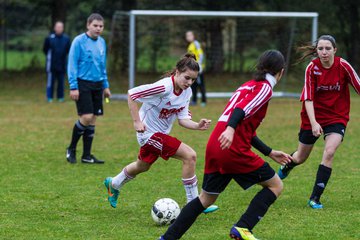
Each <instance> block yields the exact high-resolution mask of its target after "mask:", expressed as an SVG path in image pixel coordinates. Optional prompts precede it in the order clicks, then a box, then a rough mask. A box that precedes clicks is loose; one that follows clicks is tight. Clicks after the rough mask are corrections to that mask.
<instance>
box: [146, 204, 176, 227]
mask: <svg viewBox="0 0 360 240" xmlns="http://www.w3.org/2000/svg"><path fill="white" fill-rule="evenodd" d="M179 214H180V207H179V204H177V202H175V201H174V200H173V199H171V198H161V199H159V200H157V201H156V202H155V203H154V205H153V207H152V209H151V216H152V218H153V219H154V221H155V222H156V223H157V224H158V225H169V224H171V223H173V222H174V221H175V219H176V218H177V217H178V216H179Z"/></svg>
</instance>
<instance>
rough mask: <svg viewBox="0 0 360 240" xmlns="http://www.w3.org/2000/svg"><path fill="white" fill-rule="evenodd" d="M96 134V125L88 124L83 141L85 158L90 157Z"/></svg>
mask: <svg viewBox="0 0 360 240" xmlns="http://www.w3.org/2000/svg"><path fill="white" fill-rule="evenodd" d="M94 134H95V126H94V125H89V126H87V128H86V129H85V132H84V135H83V143H84V151H83V158H90V155H91V146H92V142H93V139H94Z"/></svg>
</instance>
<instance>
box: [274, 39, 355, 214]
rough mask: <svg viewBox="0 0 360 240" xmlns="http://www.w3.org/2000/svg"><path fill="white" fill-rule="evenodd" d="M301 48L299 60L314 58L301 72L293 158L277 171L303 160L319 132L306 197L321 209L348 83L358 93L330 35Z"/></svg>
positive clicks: (345, 117)
mask: <svg viewBox="0 0 360 240" xmlns="http://www.w3.org/2000/svg"><path fill="white" fill-rule="evenodd" d="M302 49H307V51H306V52H305V54H304V56H303V57H302V58H301V60H303V59H305V58H306V57H308V56H314V55H315V56H316V58H315V59H314V60H312V61H311V62H310V63H309V65H308V66H307V68H306V72H305V86H304V89H303V92H302V94H301V99H300V100H301V101H302V102H303V107H302V110H301V128H300V133H299V146H298V149H297V150H296V152H294V153H293V154H292V156H293V161H292V162H291V163H289V164H286V165H284V166H282V167H281V168H280V169H279V172H278V174H279V176H280V178H281V179H284V178H286V177H287V176H288V174H289V172H290V171H291V170H292V169H293V168H294V167H295V166H297V165H299V164H302V163H304V162H305V161H306V159H307V158H308V157H309V155H310V153H311V150H312V149H313V146H314V144H315V142H316V140H317V139H318V138H319V137H320V135H322V134H323V135H324V140H325V149H324V153H323V157H322V160H321V163H320V165H319V168H318V171H317V175H316V180H315V184H314V187H313V191H312V194H311V196H310V199H309V201H308V205H309V206H310V207H311V208H313V209H321V208H323V205H322V204H321V203H320V197H321V195H322V194H323V192H324V190H325V187H326V184H327V183H328V181H329V179H330V175H331V170H332V163H333V159H334V155H335V152H336V149H337V148H338V147H339V146H340V144H341V142H342V140H343V138H344V134H345V129H346V125H347V123H348V121H349V111H350V93H349V84H350V85H352V86H353V87H354V89H355V91H356V92H357V93H358V94H360V79H359V77H358V75H357V74H356V72H355V71H354V69H353V68H352V67H351V65H350V64H349V63H348V62H347V61H345V60H344V59H342V58H340V57H337V56H335V53H336V50H337V48H336V42H335V39H334V38H333V37H332V36H330V35H323V36H321V37H320V38H319V39H318V40H317V41H316V44H315V46H308V47H303V48H302Z"/></svg>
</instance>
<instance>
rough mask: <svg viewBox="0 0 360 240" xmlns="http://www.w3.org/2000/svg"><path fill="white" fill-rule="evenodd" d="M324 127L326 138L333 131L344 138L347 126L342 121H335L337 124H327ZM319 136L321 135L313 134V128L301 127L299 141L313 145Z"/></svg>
mask: <svg viewBox="0 0 360 240" xmlns="http://www.w3.org/2000/svg"><path fill="white" fill-rule="evenodd" d="M322 129H323V131H324V139H325V138H326V137H327V136H328V135H329V134H331V133H338V134H340V135H341V136H342V137H343V138H344V136H345V130H346V127H345V126H344V125H343V124H341V123H335V124H331V125H327V126H325V127H323V128H322ZM318 138H319V137H315V136H314V135H313V134H312V130H303V129H300V132H299V142H301V143H303V144H307V145H313V144H315V142H316V141H317V140H318Z"/></svg>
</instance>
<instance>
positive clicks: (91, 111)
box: [66, 13, 111, 163]
mask: <svg viewBox="0 0 360 240" xmlns="http://www.w3.org/2000/svg"><path fill="white" fill-rule="evenodd" d="M87 29H88V31H87V32H86V33H83V34H80V35H78V36H77V37H75V39H74V40H73V42H72V44H71V47H70V52H69V63H68V78H69V85H70V97H71V99H72V100H74V101H75V102H76V107H77V112H78V115H79V117H80V118H79V120H78V121H77V122H76V123H75V125H74V128H73V133H72V139H71V143H70V145H69V147H68V148H67V151H66V159H67V160H68V162H70V163H76V145H77V143H78V141H79V139H80V137H81V136H82V137H83V145H84V150H83V155H82V158H81V162H83V163H104V161H102V160H99V159H97V158H96V157H95V156H94V155H92V154H91V145H92V141H93V138H94V133H95V122H96V117H97V116H101V115H103V113H104V111H103V97H105V98H107V97H110V95H111V93H110V89H109V82H108V78H107V72H106V44H105V40H104V39H103V38H102V37H101V36H100V35H101V33H102V31H103V30H104V19H103V17H102V16H101V15H100V14H97V13H93V14H91V15H90V16H89V17H88V19H87Z"/></svg>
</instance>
